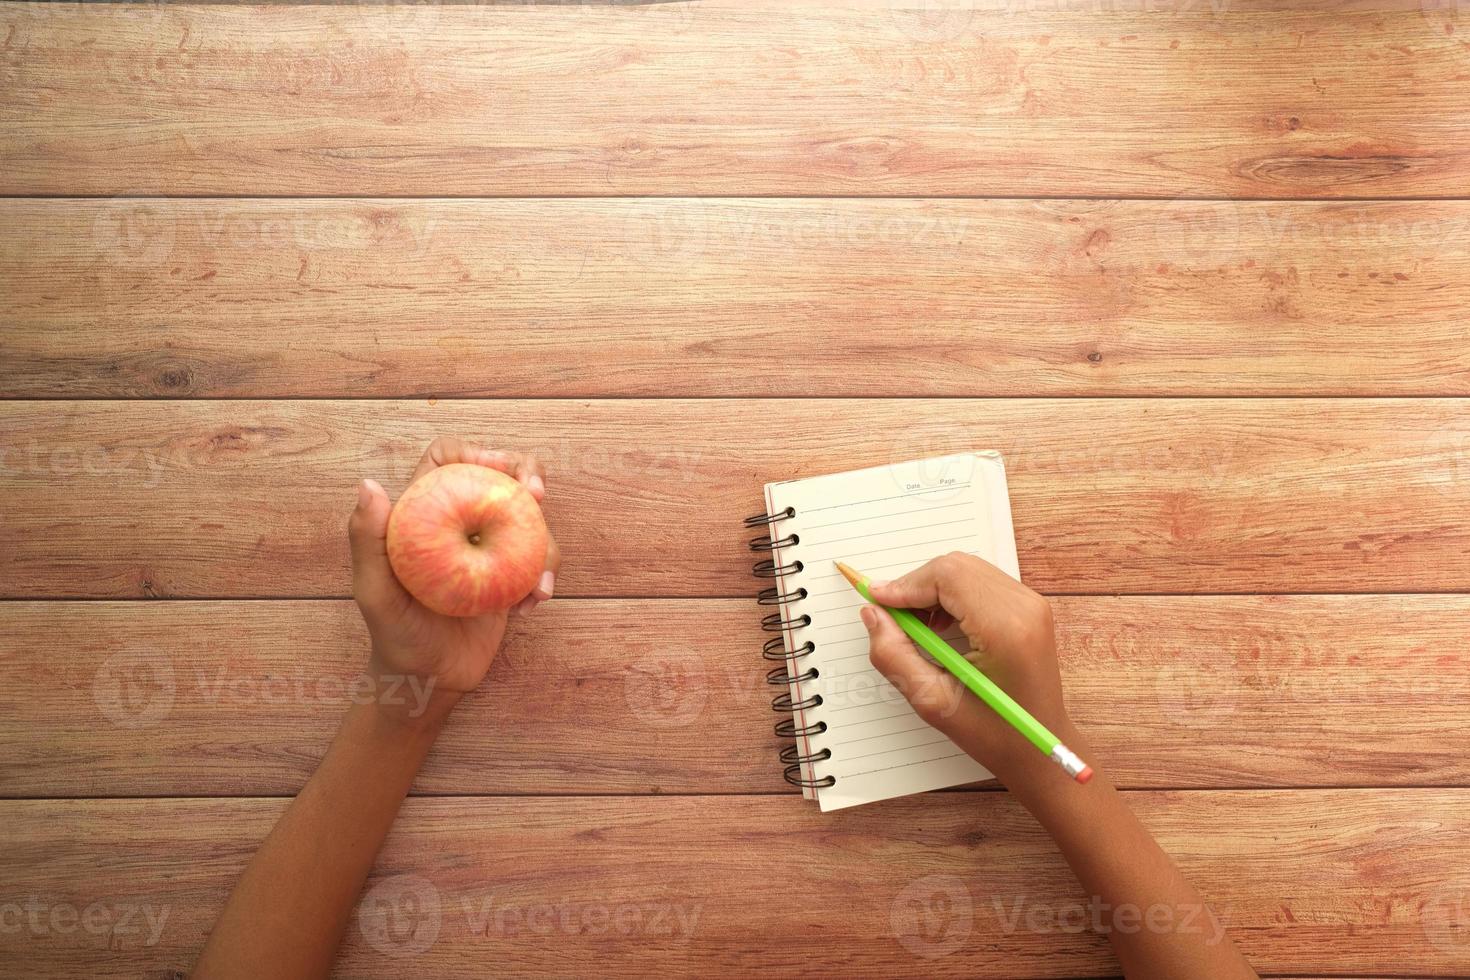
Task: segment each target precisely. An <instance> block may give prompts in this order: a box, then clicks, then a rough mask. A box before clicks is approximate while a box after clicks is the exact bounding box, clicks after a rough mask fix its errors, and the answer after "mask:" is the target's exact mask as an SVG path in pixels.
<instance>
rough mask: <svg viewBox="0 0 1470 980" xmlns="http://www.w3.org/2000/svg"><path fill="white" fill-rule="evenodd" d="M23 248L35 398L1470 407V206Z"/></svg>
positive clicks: (554, 207) (505, 214)
mask: <svg viewBox="0 0 1470 980" xmlns="http://www.w3.org/2000/svg"><path fill="white" fill-rule="evenodd" d="M0 225H4V226H6V227H8V228H10V229H11V234H10V235H8V236H5V237H4V238H3V239H0V289H3V291H4V292H5V294H6V296H7V301H6V304H5V309H4V311H3V313H0V317H3V326H4V329H3V332H0V392H3V393H4V394H5V395H7V396H10V397H17V396H19V397H57V396H86V397H95V396H107V397H135V396H143V397H154V396H164V397H180V396H196V397H197V396H206V397H220V396H239V395H247V396H251V397H262V396H277V397H291V396H303V395H305V396H323V395H326V396H345V397H360V396H379V397H383V396H388V397H402V396H410V395H419V396H430V395H433V396H440V397H444V396H453V395H492V396H519V397H527V396H538V397H545V396H559V397H578V396H596V395H656V396H670V395H684V396H691V395H692V396H708V395H731V396H755V397H762V396H771V395H788V394H797V393H806V392H821V393H823V394H825V395H828V396H843V395H882V396H922V395H945V396H949V395H969V396H974V395H1046V394H1055V395H1089V394H1091V395H1119V394H1126V395H1191V394H1209V395H1214V394H1236V395H1240V394H1246V395H1250V394H1255V395H1262V394H1294V395H1312V394H1320V395H1328V394H1331V395H1363V394H1367V395H1383V394H1422V395H1465V394H1470V334H1467V328H1466V325H1465V320H1464V317H1463V315H1462V311H1463V310H1464V309H1466V308H1467V307H1470V204H1467V203H1466V202H1463V201H1453V202H1415V203H1367V204H1363V203H1320V202H1299V203H1266V202H1228V201H1219V202H1180V203H1165V202H1149V201H1125V202H1117V201H1114V202H1034V201H913V200H782V201H755V200H743V201H728V200H722V201H691V200H680V201H669V200H657V201H650V200H616V201H607V200H602V201H584V200H559V201H552V200H530V201H526V200H501V201H413V202H402V201H381V200H380V201H353V202H343V201H323V200H306V201H262V200H210V201H178V200H151V199H134V200H121V201H118V200H114V201H95V200H82V201H78V200H61V201H57V200H47V201H36V200H9V201H0ZM283 337H289V338H290V343H289V344H285V343H283V342H282V338H283ZM609 363H614V364H616V365H618V370H615V371H610V370H608V369H607V368H608V364H609Z"/></svg>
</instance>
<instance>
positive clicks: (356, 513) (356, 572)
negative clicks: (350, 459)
mask: <svg viewBox="0 0 1470 980" xmlns="http://www.w3.org/2000/svg"><path fill="white" fill-rule="evenodd" d="M392 512H393V505H392V504H391V503H390V502H389V501H388V492H387V491H386V490H384V489H383V487H382V486H381V485H380V484H379V483H378V481H376V480H363V481H362V483H360V484H359V485H358V487H357V507H356V508H354V509H353V511H352V516H351V517H350V518H348V520H347V540H348V542H349V543H350V544H351V546H352V594H353V596H354V597H356V599H357V601H358V602H359V603H361V604H362V605H363V606H364V607H365V608H370V609H372V610H374V611H376V612H390V611H391V610H392V609H393V608H394V606H395V605H398V604H400V603H404V604H406V602H407V600H408V593H407V592H405V591H404V589H403V586H401V585H399V584H398V579H397V577H395V576H394V574H393V566H392V565H391V564H389V562H388V515H389V514H391V513H392Z"/></svg>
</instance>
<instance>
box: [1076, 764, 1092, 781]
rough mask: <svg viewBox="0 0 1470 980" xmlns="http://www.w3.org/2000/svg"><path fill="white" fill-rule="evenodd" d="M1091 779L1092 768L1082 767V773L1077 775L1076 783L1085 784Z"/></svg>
mask: <svg viewBox="0 0 1470 980" xmlns="http://www.w3.org/2000/svg"><path fill="white" fill-rule="evenodd" d="M1091 778H1092V767H1091V766H1083V767H1082V771H1081V772H1079V773H1078V774H1077V782H1079V783H1085V782H1087V781H1088V780H1089V779H1091Z"/></svg>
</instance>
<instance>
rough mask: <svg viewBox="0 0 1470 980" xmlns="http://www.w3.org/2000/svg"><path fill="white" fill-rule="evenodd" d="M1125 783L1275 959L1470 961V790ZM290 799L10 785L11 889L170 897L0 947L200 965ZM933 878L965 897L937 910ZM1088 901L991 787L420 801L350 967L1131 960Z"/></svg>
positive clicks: (134, 962)
mask: <svg viewBox="0 0 1470 980" xmlns="http://www.w3.org/2000/svg"><path fill="white" fill-rule="evenodd" d="M1131 800H1132V803H1133V805H1134V806H1135V808H1136V809H1137V810H1138V811H1139V813H1140V816H1141V817H1142V818H1143V820H1144V821H1145V823H1147V824H1148V826H1149V827H1150V828H1151V829H1152V830H1153V831H1154V833H1155V834H1156V835H1157V836H1158V837H1159V839H1160V841H1161V843H1162V844H1163V845H1164V846H1165V847H1166V848H1167V849H1168V850H1169V851H1170V852H1171V853H1173V854H1174V856H1175V857H1176V859H1177V860H1178V862H1179V863H1180V865H1181V866H1182V868H1183V870H1184V871H1185V872H1186V873H1187V874H1188V875H1189V876H1190V877H1191V878H1192V879H1193V880H1194V881H1195V882H1196V883H1197V884H1198V885H1199V887H1200V888H1201V890H1202V891H1203V892H1204V894H1205V895H1206V896H1207V897H1208V898H1209V899H1210V901H1211V902H1213V903H1214V904H1215V905H1216V906H1217V907H1218V909H1219V911H1220V912H1221V914H1222V915H1223V916H1224V918H1225V920H1226V922H1227V923H1228V924H1229V925H1230V926H1231V927H1232V928H1233V930H1234V933H1233V934H1234V936H1235V938H1236V940H1237V941H1238V942H1239V943H1240V945H1241V946H1242V948H1243V950H1244V951H1245V953H1246V954H1247V955H1248V956H1249V957H1250V958H1251V960H1252V961H1253V962H1254V964H1255V965H1256V966H1257V967H1259V968H1260V969H1262V970H1263V971H1265V972H1268V973H1272V972H1274V973H1284V972H1297V973H1311V972H1315V973H1324V974H1327V973H1330V974H1334V975H1339V976H1340V975H1344V974H1347V975H1361V974H1373V973H1392V974H1394V975H1399V976H1402V975H1406V974H1407V975H1423V974H1430V973H1443V974H1464V973H1465V972H1466V971H1467V970H1470V947H1467V945H1466V935H1465V932H1464V922H1463V921H1461V920H1457V919H1456V918H1454V914H1455V911H1456V910H1457V909H1458V908H1460V905H1459V903H1460V902H1463V901H1464V900H1465V893H1464V892H1463V891H1461V890H1459V889H1458V886H1456V885H1453V884H1451V883H1450V882H1449V876H1447V870H1448V869H1450V868H1453V867H1456V866H1457V865H1458V863H1459V862H1458V859H1459V857H1460V856H1461V855H1462V854H1463V849H1464V839H1465V834H1466V833H1467V832H1470V819H1467V813H1470V791H1466V790H1403V791H1400V792H1396V793H1394V794H1392V795H1386V794H1382V793H1376V792H1371V791H1338V790H1331V791H1284V790H1283V791H1253V792H1210V791H1206V792H1183V793H1143V794H1131ZM283 805H284V803H283V801H279V800H220V801H212V800H142V801H134V800H128V801H34V802H8V803H4V804H0V820H3V822H4V824H5V826H6V827H7V829H8V831H9V835H8V836H9V841H8V843H9V846H7V847H6V848H5V850H4V851H3V852H0V871H3V873H0V880H3V881H4V882H5V883H6V885H5V888H4V893H5V895H6V896H7V897H8V900H9V901H12V902H18V903H24V902H26V901H30V900H32V897H34V900H35V901H36V902H38V903H40V904H41V905H42V906H43V907H45V908H46V909H48V910H49V909H50V908H54V907H55V906H57V905H71V906H75V907H77V908H78V909H79V910H80V909H85V908H86V907H87V906H88V905H90V904H92V903H94V902H100V903H103V907H104V908H107V909H109V910H115V909H116V908H117V906H118V905H119V904H122V903H128V904H133V905H136V906H144V905H148V906H151V907H152V911H153V914H154V918H155V920H158V919H159V918H160V917H162V916H164V913H165V910H166V917H164V918H163V919H162V923H163V925H162V929H161V930H160V931H158V932H156V933H155V934H156V935H157V942H156V943H155V944H154V945H152V946H148V945H146V942H147V939H148V938H149V933H148V931H147V922H146V919H144V918H143V917H142V916H138V917H137V918H138V919H139V920H140V921H139V925H140V929H139V931H138V932H137V933H135V934H131V935H119V936H117V937H115V938H113V937H109V936H106V935H92V934H88V933H86V932H84V931H82V930H80V929H79V930H77V931H76V932H75V933H72V934H65V935H58V934H56V933H55V932H54V931H53V932H47V933H46V934H41V935H35V934H32V932H33V931H39V930H31V929H30V927H27V928H26V929H22V930H20V931H16V932H12V931H10V930H6V931H5V932H3V933H0V950H3V951H4V955H5V959H6V961H7V962H9V963H11V964H12V965H13V968H14V969H16V970H18V971H19V972H21V973H23V974H25V975H27V976H36V977H50V976H76V975H86V976H129V977H135V976H139V975H142V974H148V975H171V974H170V973H169V971H175V970H176V971H187V969H188V968H189V966H190V963H191V960H192V959H193V957H194V956H195V955H197V951H198V949H199V948H200V945H201V944H202V941H203V937H204V935H205V932H206V931H207V929H208V927H209V924H210V922H211V921H212V919H213V917H214V916H215V915H216V914H217V913H218V910H219V908H220V906H221V904H222V902H223V900H224V896H225V892H226V890H227V889H228V887H229V886H230V885H231V884H232V883H233V881H234V879H235V877H236V876H237V875H238V873H239V871H240V869H241V867H242V866H243V863H244V861H245V860H246V859H247V857H248V856H249V854H250V853H251V851H252V850H253V849H254V848H255V847H256V846H257V845H258V843H259V842H260V840H261V839H262V838H263V837H264V835H265V833H266V831H267V830H268V829H269V827H270V825H271V822H272V821H273V820H274V819H275V817H276V816H277V814H278V813H279V812H280V810H281V807H282V806H283ZM896 828H902V829H901V830H897V829H896ZM101 841H106V842H107V844H106V851H105V854H106V857H105V859H104V858H101V857H100V855H101V854H102V853H104V852H102V851H101V850H100V849H99V842H101ZM855 886H858V887H855ZM945 895H949V896H950V897H951V898H952V899H953V900H954V904H953V905H951V908H952V909H954V910H955V915H954V917H953V918H951V919H947V920H946V919H943V918H941V919H940V920H939V921H938V922H933V921H921V919H920V917H921V914H922V912H923V911H928V910H929V907H928V905H929V902H932V901H935V900H938V899H940V898H942V897H943V896H945ZM10 896H14V897H13V898H12V897H10ZM416 896H417V897H418V898H419V899H420V903H419V904H418V905H417V906H414V905H413V904H411V903H412V900H413V898H414V897H416ZM435 900H437V903H438V914H437V915H435V914H434V913H433V912H432V909H433V906H434V903H435ZM1087 901H1088V900H1087V898H1086V896H1085V895H1084V894H1083V893H1082V892H1081V890H1080V889H1079V888H1078V887H1077V885H1076V884H1075V882H1074V881H1073V879H1072V877H1071V874H1070V873H1069V872H1068V870H1067V868H1066V867H1065V865H1064V864H1063V863H1062V861H1061V859H1060V857H1059V856H1058V855H1057V854H1056V853H1055V851H1054V850H1053V848H1052V845H1051V843H1050V841H1048V840H1047V839H1046V838H1045V835H1044V834H1043V832H1042V831H1041V830H1040V829H1039V828H1038V827H1037V826H1036V825H1035V824H1034V823H1033V822H1032V821H1031V819H1030V818H1029V817H1028V816H1027V815H1026V814H1025V813H1024V812H1023V811H1022V810H1021V809H1020V807H1019V806H1017V805H1016V804H1015V803H1014V802H1013V801H1012V800H1011V798H1010V797H1009V796H1007V795H1005V794H999V793H987V794H980V795H978V796H977V795H975V794H955V793H950V794H939V795H935V796H926V797H910V798H908V799H903V800H893V801H889V802H887V803H882V804H876V805H873V806H866V807H859V808H856V809H854V810H848V811H843V812H842V813H839V814H826V815H823V814H819V813H817V812H816V811H815V808H814V807H812V806H811V805H810V804H808V803H804V802H803V801H801V800H800V799H797V798H795V797H780V798H772V797H681V798H667V799H648V798H570V799H534V798H531V799H506V798H499V799H487V798H475V797H471V798H462V799H433V800H430V799H413V800H409V801H408V803H407V804H406V805H405V807H404V812H403V814H402V815H401V816H400V819H399V822H398V825H397V827H396V828H395V829H394V832H393V834H392V836H391V838H390V840H389V842H388V845H387V848H386V850H385V852H384V854H383V855H382V857H381V858H380V860H379V862H378V869H377V872H376V874H375V875H374V877H373V878H372V879H371V880H370V882H369V886H368V890H367V892H366V893H365V897H364V900H363V902H362V904H361V905H360V906H359V908H360V910H362V911H360V914H359V916H358V917H356V918H355V920H354V922H353V925H352V927H351V928H350V929H349V931H348V936H347V939H346V944H345V947H344V953H343V957H342V961H341V972H342V973H343V974H344V975H346V976H353V977H380V976H381V977H401V976H403V975H404V973H405V972H407V969H408V968H411V969H412V971H413V972H416V973H417V972H422V973H424V974H427V975H432V976H450V975H454V976H468V975H476V976H479V975H483V974H484V973H485V972H486V970H493V971H494V972H496V973H497V974H512V975H520V974H531V973H535V974H538V975H545V974H547V973H556V974H571V975H577V976H589V975H598V976H617V977H635V976H638V977H641V976H647V975H650V974H652V973H654V972H658V973H663V972H665V971H673V972H675V973H678V974H681V975H692V974H694V973H698V974H699V975H705V976H707V975H709V973H710V972H711V971H715V972H749V973H754V972H757V971H762V972H772V973H775V974H778V975H791V974H793V973H795V972H797V971H798V970H800V969H803V968H809V965H810V962H811V958H812V957H813V956H814V955H816V951H815V950H814V946H820V955H821V956H822V957H823V960H824V963H825V965H826V968H827V969H829V970H831V971H832V972H834V973H841V974H842V975H844V976H894V975H902V974H909V973H914V972H920V973H922V974H923V975H925V976H954V977H960V976H964V977H977V976H983V977H1006V978H1016V977H1026V976H1031V977H1076V976H1089V977H1090V976H1108V975H1113V974H1116V973H1117V965H1116V962H1115V961H1114V960H1113V959H1112V958H1111V955H1110V954H1109V953H1108V952H1107V948H1106V943H1105V940H1104V939H1103V938H1102V937H1101V936H1098V935H1095V934H1093V933H1091V932H1090V931H1088V932H1075V931H1071V930H1075V929H1077V925H1076V922H1077V915H1078V912H1079V907H1080V909H1081V910H1083V911H1085V910H1086V909H1087V908H1088V904H1087ZM390 908H391V909H392V913H393V914H394V915H395V916H396V917H397V918H395V920H394V922H393V925H394V926H396V927H398V928H396V929H395V930H394V931H393V932H392V933H391V934H390V933H385V932H383V931H382V925H383V918H384V916H385V915H386V914H388V910H389V909H390ZM415 912H418V913H420V915H418V916H415V915H414V913H415ZM97 915H99V916H100V913H97ZM1175 915H1176V918H1175V919H1174V921H1175V922H1181V921H1182V918H1183V913H1181V912H1177V911H1176V912H1175ZM618 916H621V917H622V918H617V917H618ZM1058 916H1062V918H1061V919H1060V920H1059V919H1058V918H1057V917H1058ZM1067 917H1071V918H1070V922H1071V926H1070V929H1064V928H1062V927H1063V926H1067V925H1068V922H1069V919H1068V918H1067ZM548 920H549V921H548ZM41 921H42V926H43V928H44V927H45V926H46V925H48V924H49V922H48V920H47V919H42V920H41ZM114 921H115V920H114ZM619 922H620V923H622V926H623V927H622V928H619V927H618V926H616V925H614V923H619ZM1008 922H1009V923H1012V926H1011V927H1010V928H1009V929H1008V928H1007V923H1008ZM599 929H600V931H599ZM420 930H422V931H420ZM369 936H371V937H372V940H373V941H369V939H368V937H369ZM778 937H784V939H782V938H778ZM109 940H111V941H110V942H109ZM109 946H110V947H111V948H109ZM951 947H953V949H952V950H951ZM944 953H947V954H948V955H936V954H944Z"/></svg>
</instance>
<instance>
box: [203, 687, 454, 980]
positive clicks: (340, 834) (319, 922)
mask: <svg viewBox="0 0 1470 980" xmlns="http://www.w3.org/2000/svg"><path fill="white" fill-rule="evenodd" d="M450 707H452V701H449V700H447V699H438V700H435V699H431V700H430V702H429V707H428V711H427V713H426V714H425V715H423V716H422V717H419V718H410V717H407V716H406V715H405V714H404V712H403V711H402V709H401V708H385V707H383V706H382V705H380V704H378V703H377V702H376V701H375V702H373V703H363V704H354V705H352V706H351V707H350V708H349V709H348V711H347V715H346V717H345V718H344V719H343V722H342V727H341V729H340V731H339V732H338V733H337V736H336V738H335V739H334V740H333V742H332V745H331V747H330V748H329V749H328V751H327V755H326V758H324V759H323V760H322V763H321V766H320V767H319V768H318V769H317V771H316V773H315V774H313V775H312V777H311V779H309V780H308V781H307V783H306V786H305V787H303V789H302V790H301V793H300V794H299V795H298V796H297V797H296V799H295V800H294V801H292V803H291V805H290V806H289V807H288V808H287V809H286V812H285V814H284V815H282V817H281V819H280V821H279V822H278V823H277V824H276V826H275V828H274V829H273V830H272V831H271V833H270V835H269V836H268V837H267V838H266V841H265V843H264V844H263V845H261V848H260V850H259V851H258V852H257V853H256V855H255V857H254V858H253V859H252V860H251V862H250V864H249V866H248V867H247V868H246V869H245V873H244V875H243V876H242V877H241V879H240V882H239V884H238V885H236V887H235V890H234V892H233V893H232V894H231V896H230V899H229V901H228V903H227V904H226V906H225V910H224V912H223V914H222V915H221V916H220V919H219V922H218V923H217V924H216V925H215V928H214V932H213V933H212V934H211V935H210V937H209V941H208V943H207V944H206V945H205V948H204V953H203V955H202V956H201V957H200V960H199V964H198V966H197V968H196V971H195V973H194V976H196V977H198V978H201V980H209V978H219V977H242V978H243V977H260V976H271V977H281V978H306V977H324V976H326V975H327V973H328V972H329V971H330V969H331V964H332V960H333V957H334V955H335V953H336V950H337V946H338V945H339V944H340V942H341V939H342V935H343V933H344V932H345V930H346V928H347V923H348V920H349V917H350V915H351V912H352V907H353V903H354V902H355V901H356V898H357V895H358V893H359V892H360V891H361V890H362V885H363V882H364V881H365V880H366V879H367V875H368V872H369V871H370V870H371V869H372V866H373V861H374V859H375V858H376V857H377V853H378V850H379V848H380V847H381V846H382V843H383V840H384V838H385V837H386V836H387V834H388V830H389V828H390V827H391V826H392V824H393V820H394V818H395V817H396V816H397V814H398V808H399V806H400V805H401V804H402V802H403V799H404V797H405V796H406V795H407V793H408V789H409V786H410V785H411V784H412V782H413V779H414V776H415V774H416V773H417V772H418V770H419V767H420V765H422V763H423V760H424V757H425V755H427V754H428V751H429V747H430V746H431V745H432V744H433V742H434V738H435V737H436V735H437V734H438V731H439V729H440V727H441V726H442V724H443V721H444V718H445V717H446V716H447V714H448V711H449V708H450Z"/></svg>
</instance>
